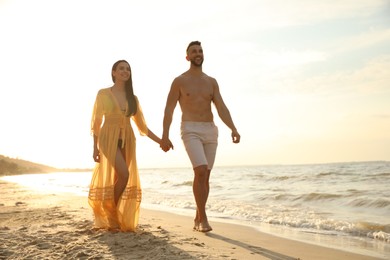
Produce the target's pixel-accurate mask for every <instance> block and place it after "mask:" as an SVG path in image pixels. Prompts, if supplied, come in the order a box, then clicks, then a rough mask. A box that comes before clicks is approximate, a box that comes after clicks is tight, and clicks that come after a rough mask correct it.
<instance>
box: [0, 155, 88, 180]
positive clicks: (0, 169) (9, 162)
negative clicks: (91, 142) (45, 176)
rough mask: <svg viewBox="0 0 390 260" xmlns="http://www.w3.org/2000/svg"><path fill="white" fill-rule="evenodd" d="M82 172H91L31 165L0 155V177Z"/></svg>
mask: <svg viewBox="0 0 390 260" xmlns="http://www.w3.org/2000/svg"><path fill="white" fill-rule="evenodd" d="M59 171H61V172H84V171H92V169H79V168H74V169H71V168H64V169H61V168H55V167H51V166H47V165H43V164H38V163H33V162H30V161H26V160H21V159H15V158H10V157H7V156H4V155H0V176H7V175H20V174H31V173H51V172H59Z"/></svg>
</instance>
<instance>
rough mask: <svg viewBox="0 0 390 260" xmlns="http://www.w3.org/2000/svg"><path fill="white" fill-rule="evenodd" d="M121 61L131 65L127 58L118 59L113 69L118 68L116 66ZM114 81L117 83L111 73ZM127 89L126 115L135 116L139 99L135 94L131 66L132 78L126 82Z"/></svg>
mask: <svg viewBox="0 0 390 260" xmlns="http://www.w3.org/2000/svg"><path fill="white" fill-rule="evenodd" d="M121 62H126V63H127V64H128V65H129V67H130V64H129V63H128V62H127V61H126V60H118V61H117V62H115V63H114V65H112V70H111V71H114V70H116V67H118V65H119V63H121ZM111 77H112V81H113V82H114V83H115V78H114V76H113V75H112V73H111ZM125 91H126V100H127V111H126V116H133V115H135V114H136V113H137V103H136V102H137V101H136V99H135V96H134V91H133V79H132V76H131V67H130V78H129V79H128V80H127V81H126V83H125Z"/></svg>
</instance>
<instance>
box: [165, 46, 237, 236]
mask: <svg viewBox="0 0 390 260" xmlns="http://www.w3.org/2000/svg"><path fill="white" fill-rule="evenodd" d="M186 59H187V60H188V61H190V62H191V65H190V69H189V70H187V71H186V72H184V73H183V74H181V75H180V76H178V77H177V78H175V79H174V80H173V82H172V86H171V89H170V92H169V94H168V98H167V103H166V107H165V113H164V121H163V135H162V142H161V148H162V149H163V150H164V151H168V150H169V149H170V148H173V145H172V143H171V141H170V140H169V128H170V126H171V123H172V117H173V112H174V110H175V107H176V104H177V102H178V101H179V104H180V107H181V110H182V122H181V137H182V140H183V143H184V146H185V148H186V151H187V154H188V156H189V158H190V160H191V163H192V167H193V170H194V182H193V193H194V197H195V202H196V206H197V210H196V216H195V219H194V222H195V225H194V230H197V231H201V232H209V231H211V230H212V228H211V226H210V224H209V222H208V220H207V215H206V202H207V198H208V195H209V178H210V172H211V169H212V167H213V165H214V160H215V155H216V150H217V145H218V142H217V139H218V128H217V127H216V126H215V125H214V122H213V114H212V111H211V105H212V103H214V105H215V107H216V109H217V111H218V115H219V117H220V118H221V119H222V121H223V122H224V123H225V124H226V125H227V126H228V127H229V128H230V129H231V130H232V139H233V143H239V142H240V134H239V133H238V132H237V129H236V127H235V126H234V123H233V120H232V118H231V116H230V112H229V110H228V108H227V107H226V105H225V103H224V101H223V99H222V96H221V94H220V92H219V86H218V83H217V81H216V80H215V79H214V78H212V77H210V76H208V75H206V74H205V73H204V72H203V71H202V63H203V49H202V46H201V43H200V42H199V41H193V42H191V43H190V44H189V45H188V47H187V56H186Z"/></svg>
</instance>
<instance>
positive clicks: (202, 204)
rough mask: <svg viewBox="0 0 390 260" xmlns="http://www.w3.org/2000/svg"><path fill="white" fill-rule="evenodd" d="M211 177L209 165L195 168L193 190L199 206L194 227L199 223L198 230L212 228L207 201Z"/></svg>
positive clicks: (203, 230)
mask: <svg viewBox="0 0 390 260" xmlns="http://www.w3.org/2000/svg"><path fill="white" fill-rule="evenodd" d="M209 178H210V171H209V170H208V169H207V165H201V166H198V167H196V168H194V183H193V186H192V190H193V193H194V197H195V202H196V206H197V207H196V208H197V210H196V217H195V227H194V228H197V227H196V225H198V230H199V231H202V232H208V231H211V230H212V229H211V227H210V225H209V222H208V220H207V215H206V202H207V198H208V195H209V190H210V188H209Z"/></svg>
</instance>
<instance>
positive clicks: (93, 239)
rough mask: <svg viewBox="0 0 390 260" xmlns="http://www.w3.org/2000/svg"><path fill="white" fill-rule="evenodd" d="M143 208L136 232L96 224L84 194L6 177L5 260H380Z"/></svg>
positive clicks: (1, 197)
mask: <svg viewBox="0 0 390 260" xmlns="http://www.w3.org/2000/svg"><path fill="white" fill-rule="evenodd" d="M192 223H193V221H192V219H191V218H190V217H187V216H181V215H176V214H171V213H167V212H163V211H155V210H147V209H142V210H141V218H140V225H139V230H138V231H137V232H136V233H122V232H119V233H114V232H109V231H104V230H95V229H93V217H92V213H91V209H90V208H89V206H88V204H87V200H86V198H84V197H79V196H74V195H64V194H52V193H50V194H48V193H44V192H42V193H38V192H33V191H31V190H29V189H28V188H25V187H21V186H18V185H17V184H14V183H8V182H4V181H1V180H0V259H170V260H172V259H180V260H182V259H245V260H250V259H272V260H293V259H302V260H321V259H329V260H335V259H342V260H352V259H353V260H359V259H367V260H370V259H377V258H373V257H368V256H363V255H358V254H353V253H349V252H344V251H340V250H335V249H330V248H326V247H321V246H316V245H311V244H306V243H302V242H298V241H293V240H288V239H283V238H280V237H276V236H272V235H269V234H266V233H261V232H258V231H256V230H254V229H252V228H250V227H245V226H241V225H234V224H228V223H220V222H211V224H212V226H213V228H214V231H212V232H210V233H207V234H204V233H200V232H196V231H192Z"/></svg>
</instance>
